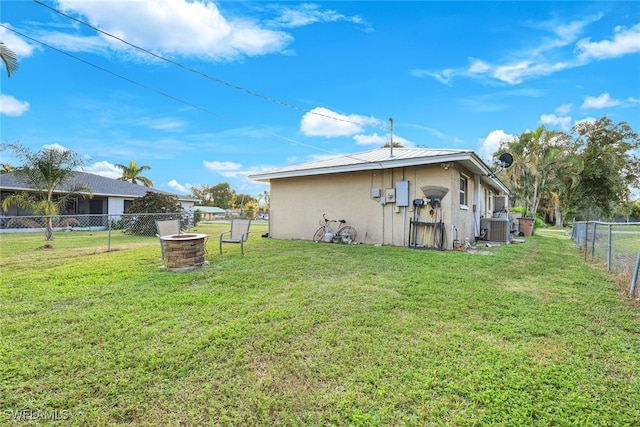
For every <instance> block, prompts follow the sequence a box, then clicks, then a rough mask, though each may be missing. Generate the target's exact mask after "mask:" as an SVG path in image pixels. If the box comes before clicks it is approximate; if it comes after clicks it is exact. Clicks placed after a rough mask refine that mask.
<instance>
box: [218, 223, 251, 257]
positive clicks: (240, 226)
mask: <svg viewBox="0 0 640 427" xmlns="http://www.w3.org/2000/svg"><path fill="white" fill-rule="evenodd" d="M250 226H251V220H250V219H238V218H234V219H232V220H231V230H228V231H225V232H223V233H221V234H220V254H221V255H222V244H223V243H239V244H240V253H241V254H242V256H244V242H246V241H247V239H248V238H249V227H250ZM226 235H228V237H226V238H225V236H226Z"/></svg>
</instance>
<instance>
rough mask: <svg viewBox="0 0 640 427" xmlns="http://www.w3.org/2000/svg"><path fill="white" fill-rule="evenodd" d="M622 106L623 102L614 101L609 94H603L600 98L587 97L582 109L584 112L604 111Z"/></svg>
mask: <svg viewBox="0 0 640 427" xmlns="http://www.w3.org/2000/svg"><path fill="white" fill-rule="evenodd" d="M620 104H622V101H620V100H617V99H612V98H611V95H609V94H608V93H603V94H600V95H599V96H587V97H586V98H585V99H584V102H583V103H582V107H581V108H582V109H583V110H590V109H596V110H597V109H602V108H609V107H615V106H618V105H620Z"/></svg>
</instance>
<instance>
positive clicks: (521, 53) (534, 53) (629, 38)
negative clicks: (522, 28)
mask: <svg viewBox="0 0 640 427" xmlns="http://www.w3.org/2000/svg"><path fill="white" fill-rule="evenodd" d="M601 17H602V15H601V14H600V15H595V16H590V17H586V18H583V19H581V20H574V21H569V22H567V23H562V22H560V21H559V20H557V19H554V20H549V21H545V22H541V23H537V24H536V25H535V29H536V31H537V32H538V33H539V36H538V38H537V40H534V41H533V44H534V45H533V47H531V48H530V49H524V50H523V49H521V48H518V49H517V50H514V51H513V52H511V53H508V54H507V55H505V56H504V57H503V58H497V59H496V60H495V61H493V62H489V61H485V60H483V59H479V58H473V57H470V58H469V60H470V62H471V63H470V65H469V66H468V67H466V68H465V67H456V68H446V69H444V70H442V71H439V72H438V71H431V70H421V69H418V70H412V71H411V74H412V75H413V76H415V77H432V78H434V79H436V80H438V81H440V82H441V83H443V84H447V85H450V84H451V81H452V79H453V77H454V76H463V77H469V78H481V77H485V78H489V79H494V80H498V81H501V82H504V83H507V84H509V85H516V84H519V83H522V82H523V81H525V80H527V79H532V78H538V77H542V76H547V75H551V74H553V73H557V72H559V71H563V70H567V69H571V68H576V67H580V66H584V65H586V64H587V63H588V62H589V61H591V60H594V59H605V58H614V57H619V56H622V55H627V54H633V53H636V52H640V24H636V25H635V26H633V27H632V28H630V29H626V28H620V27H618V28H616V29H615V35H614V36H613V39H612V40H604V41H600V42H591V41H590V39H588V38H586V39H582V40H580V41H577V40H578V37H580V35H581V34H582V33H583V32H584V31H585V29H586V28H587V27H588V25H589V24H591V23H593V22H595V21H597V20H599V19H600V18H601ZM576 41H577V42H576ZM572 43H576V44H575V49H574V51H573V52H569V50H568V49H567V46H571V44H572Z"/></svg>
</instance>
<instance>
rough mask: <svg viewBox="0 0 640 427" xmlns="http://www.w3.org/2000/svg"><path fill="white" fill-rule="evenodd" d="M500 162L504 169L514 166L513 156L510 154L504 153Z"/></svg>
mask: <svg viewBox="0 0 640 427" xmlns="http://www.w3.org/2000/svg"><path fill="white" fill-rule="evenodd" d="M498 160H499V161H500V166H502V167H503V168H504V169H507V168H508V167H509V166H511V165H512V164H513V156H512V155H511V154H509V153H502V154H501V155H500V157H499V158H498Z"/></svg>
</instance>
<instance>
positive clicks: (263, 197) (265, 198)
mask: <svg viewBox="0 0 640 427" xmlns="http://www.w3.org/2000/svg"><path fill="white" fill-rule="evenodd" d="M261 202H262V210H263V211H264V212H268V211H269V204H270V203H271V198H270V197H269V191H267V190H264V191H263V192H262V193H260V194H258V206H260V203H261Z"/></svg>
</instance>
